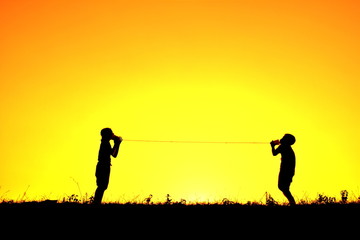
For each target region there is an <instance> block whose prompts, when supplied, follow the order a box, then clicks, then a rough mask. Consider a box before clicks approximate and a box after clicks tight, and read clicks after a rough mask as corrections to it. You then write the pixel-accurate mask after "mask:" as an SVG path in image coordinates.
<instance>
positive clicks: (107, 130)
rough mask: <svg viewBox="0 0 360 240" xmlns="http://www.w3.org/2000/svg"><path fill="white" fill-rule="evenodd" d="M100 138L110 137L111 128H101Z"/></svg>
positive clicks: (111, 133)
mask: <svg viewBox="0 0 360 240" xmlns="http://www.w3.org/2000/svg"><path fill="white" fill-rule="evenodd" d="M100 134H101V136H102V138H107V139H110V138H111V137H112V135H113V131H112V130H111V128H103V129H102V130H101V132H100Z"/></svg>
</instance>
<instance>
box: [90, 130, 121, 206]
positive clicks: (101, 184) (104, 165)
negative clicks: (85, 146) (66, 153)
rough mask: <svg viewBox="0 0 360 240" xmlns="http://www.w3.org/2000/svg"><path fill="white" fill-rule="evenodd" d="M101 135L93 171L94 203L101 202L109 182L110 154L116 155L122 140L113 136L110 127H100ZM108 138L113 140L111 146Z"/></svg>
mask: <svg viewBox="0 0 360 240" xmlns="http://www.w3.org/2000/svg"><path fill="white" fill-rule="evenodd" d="M101 136H102V139H101V144H100V150H99V157H98V163H97V165H96V172H95V176H96V184H97V189H96V191H95V197H94V204H100V203H101V200H102V198H103V195H104V192H105V190H106V189H107V187H108V184H109V178H110V166H111V156H113V157H114V158H116V157H117V155H118V152H119V147H120V143H121V142H122V138H121V137H118V136H115V134H114V133H113V131H112V130H111V129H110V128H104V129H102V130H101ZM110 140H113V141H114V146H113V147H111V144H110Z"/></svg>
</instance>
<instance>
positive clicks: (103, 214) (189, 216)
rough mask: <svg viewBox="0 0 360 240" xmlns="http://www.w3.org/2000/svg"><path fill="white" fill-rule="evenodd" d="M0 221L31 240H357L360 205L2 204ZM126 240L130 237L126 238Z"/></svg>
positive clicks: (3, 225)
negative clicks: (99, 239) (42, 239)
mask: <svg viewBox="0 0 360 240" xmlns="http://www.w3.org/2000/svg"><path fill="white" fill-rule="evenodd" d="M0 219H1V225H0V226H1V228H2V229H3V231H2V233H3V234H5V233H6V230H8V229H11V228H14V226H15V227H17V229H18V230H15V233H17V234H23V233H26V235H25V236H26V237H30V235H32V234H31V233H35V234H36V235H34V236H35V237H36V236H38V234H40V235H41V234H42V235H44V236H46V232H47V233H49V234H51V236H53V234H55V235H56V236H57V238H59V239H61V238H63V237H66V238H68V237H70V236H71V239H73V238H78V237H79V238H81V239H83V238H87V237H91V236H92V234H95V235H96V234H102V235H108V236H110V235H111V236H113V235H114V234H116V235H119V236H122V237H121V238H125V239H141V238H142V237H140V236H154V237H153V238H151V239H156V238H160V239H169V238H179V239H180V238H186V239H188V238H189V239H197V238H200V239H204V238H205V237H204V236H205V235H206V236H207V237H206V238H208V237H211V239H213V238H217V237H214V234H215V235H219V234H220V235H219V236H222V237H220V239H226V238H235V237H234V236H235V235H236V236H244V235H247V236H257V237H256V238H255V239H258V238H260V237H271V236H274V237H275V236H284V237H285V236H286V237H285V238H294V237H296V238H300V237H301V238H302V237H306V238H311V239H313V238H325V237H326V236H329V237H332V239H335V238H337V237H335V236H339V238H341V239H345V238H346V237H344V236H345V235H347V234H348V235H349V236H351V237H352V238H353V237H356V238H358V235H359V233H358V232H359V230H358V229H359V228H360V227H359V222H360V204H339V203H337V204H316V205H310V204H309V205H299V206H295V207H289V206H266V205H255V206H252V205H242V204H231V205H220V204H213V205H180V204H179V205H165V204H161V205H143V204H103V205H100V206H94V205H90V204H78V203H55V202H30V203H0ZM25 229H26V230H25ZM44 231H45V232H44ZM284 231H285V232H286V233H285V232H284ZM125 233H126V234H125ZM9 234H11V233H9ZM124 234H125V235H127V236H128V237H124ZM234 234H235V235H234ZM249 234H250V235H249ZM289 234H290V235H289ZM333 234H335V235H333ZM75 235H76V237H75ZM4 236H6V234H5V235H4ZM9 236H11V235H9ZM129 236H132V237H131V238H130V237H129ZM155 236H156V237H155ZM225 236H226V237H225ZM231 236H233V237H231ZM92 237H93V236H92ZM112 238H114V237H112ZM144 238H147V237H144ZM236 238H237V237H236ZM247 238H250V237H247ZM251 239H253V238H252V237H251Z"/></svg>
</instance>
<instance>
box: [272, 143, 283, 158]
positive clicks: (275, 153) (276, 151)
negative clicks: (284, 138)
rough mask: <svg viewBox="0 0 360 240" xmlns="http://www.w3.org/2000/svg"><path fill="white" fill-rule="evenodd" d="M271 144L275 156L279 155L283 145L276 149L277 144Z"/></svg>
mask: <svg viewBox="0 0 360 240" xmlns="http://www.w3.org/2000/svg"><path fill="white" fill-rule="evenodd" d="M270 145H271V152H272V155H273V156H276V155H278V154H279V153H280V152H281V145H280V146H279V147H277V148H276V149H275V144H274V143H273V142H271V143H270Z"/></svg>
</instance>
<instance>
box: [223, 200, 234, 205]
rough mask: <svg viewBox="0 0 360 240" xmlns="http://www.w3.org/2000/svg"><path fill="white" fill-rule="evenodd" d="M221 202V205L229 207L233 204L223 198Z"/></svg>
mask: <svg viewBox="0 0 360 240" xmlns="http://www.w3.org/2000/svg"><path fill="white" fill-rule="evenodd" d="M221 202H222V205H231V204H234V202H233V201H230V200H229V199H227V198H223V200H222V201H221Z"/></svg>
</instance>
